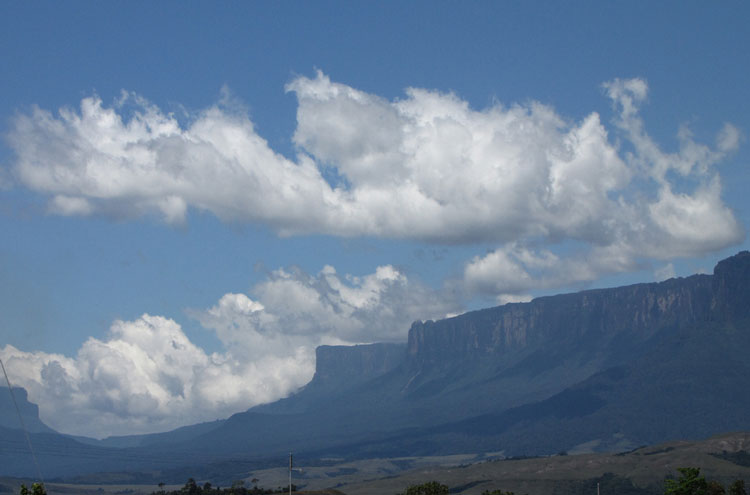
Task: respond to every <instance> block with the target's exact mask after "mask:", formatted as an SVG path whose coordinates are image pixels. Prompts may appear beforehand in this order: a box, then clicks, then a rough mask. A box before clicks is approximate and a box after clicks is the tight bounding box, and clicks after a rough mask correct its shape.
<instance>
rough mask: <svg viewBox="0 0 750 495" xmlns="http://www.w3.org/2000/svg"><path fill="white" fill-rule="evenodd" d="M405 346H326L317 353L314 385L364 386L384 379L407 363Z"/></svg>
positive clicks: (318, 349)
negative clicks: (371, 380) (373, 379)
mask: <svg viewBox="0 0 750 495" xmlns="http://www.w3.org/2000/svg"><path fill="white" fill-rule="evenodd" d="M405 348H406V347H405V345H404V344H368V345H355V346H330V345H323V346H320V347H318V348H317V349H315V376H314V377H313V382H320V383H333V382H335V383H339V382H346V383H351V382H357V383H358V382H361V381H366V380H369V379H371V378H375V377H378V376H380V375H383V374H385V373H387V372H389V371H391V370H392V369H394V368H395V367H396V366H398V365H399V364H401V363H402V362H403V360H404V352H405Z"/></svg>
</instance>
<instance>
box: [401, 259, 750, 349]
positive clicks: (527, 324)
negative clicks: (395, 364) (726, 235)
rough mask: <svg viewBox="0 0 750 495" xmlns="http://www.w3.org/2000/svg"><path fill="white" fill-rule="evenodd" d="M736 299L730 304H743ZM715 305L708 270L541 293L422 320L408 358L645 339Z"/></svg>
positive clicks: (730, 285)
mask: <svg viewBox="0 0 750 495" xmlns="http://www.w3.org/2000/svg"><path fill="white" fill-rule="evenodd" d="M728 271H731V270H728ZM722 280H725V282H724V283H723V285H721V288H722V290H724V291H725V292H732V293H735V292H736V289H734V286H735V285H738V284H741V283H742V280H741V279H740V280H735V279H734V278H732V277H729V276H728V277H724V278H723V279H722ZM744 280H747V276H745V278H744ZM724 287H726V288H724ZM735 299H736V298H735ZM735 299H731V298H730V302H729V303H727V304H729V305H730V306H731V307H732V308H739V307H741V304H739V301H736V300H735ZM720 300H721V301H725V300H727V299H726V298H723V299H720ZM714 304H715V305H717V304H719V303H714ZM711 306H712V277H711V276H709V275H694V276H692V277H688V278H684V279H682V278H680V279H671V280H667V281H665V282H661V283H651V284H637V285H631V286H627V287H618V288H615V289H599V290H590V291H585V292H580V293H576V294H563V295H558V296H550V297H542V298H538V299H535V300H533V301H531V302H529V303H520V304H507V305H505V306H500V307H496V308H490V309H485V310H480V311H474V312H471V313H466V314H464V315H461V316H457V317H455V318H450V319H446V320H441V321H437V322H433V321H427V322H416V323H414V324H413V325H412V327H411V329H410V331H409V341H408V358H409V360H410V361H411V362H412V363H426V362H439V361H446V360H448V361H452V360H456V359H465V358H467V357H481V356H498V355H503V354H505V353H508V352H511V351H515V350H522V349H528V348H533V347H537V346H546V347H549V346H555V345H585V342H587V341H600V340H601V339H612V338H618V337H619V338H622V339H625V340H631V341H633V342H639V341H645V340H647V339H648V338H650V337H652V336H653V335H654V334H655V333H656V332H657V331H658V330H659V329H662V328H665V327H674V326H677V325H685V324H690V323H693V322H696V321H699V320H705V319H708V318H709V315H710V308H711ZM736 310H737V311H740V310H739V309H736Z"/></svg>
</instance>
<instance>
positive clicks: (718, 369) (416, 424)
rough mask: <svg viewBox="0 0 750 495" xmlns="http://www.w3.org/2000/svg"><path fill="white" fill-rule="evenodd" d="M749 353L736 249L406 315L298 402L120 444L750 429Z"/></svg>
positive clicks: (348, 449) (435, 445)
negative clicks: (419, 316)
mask: <svg viewBox="0 0 750 495" xmlns="http://www.w3.org/2000/svg"><path fill="white" fill-rule="evenodd" d="M748 351H750V253H749V252H741V253H739V254H737V255H735V256H732V257H731V258H728V259H726V260H723V261H721V262H720V263H719V264H718V265H717V266H716V268H715V270H714V273H713V274H712V275H694V276H691V277H687V278H676V279H671V280H667V281H664V282H659V283H646V284H636V285H631V286H627V287H617V288H612V289H597V290H589V291H583V292H579V293H574V294H563V295H558V296H549V297H542V298H538V299H535V300H533V301H531V302H528V303H518V304H507V305H504V306H499V307H495V308H489V309H484V310H479V311H472V312H469V313H465V314H463V315H460V316H456V317H454V318H448V319H444V320H440V321H426V322H416V323H414V324H413V325H412V327H411V329H410V330H409V337H408V342H407V343H405V344H371V345H361V346H352V347H342V346H333V347H328V346H324V347H321V348H319V349H318V350H317V364H316V373H315V377H314V378H313V380H312V381H311V382H310V383H309V384H308V385H307V386H306V387H304V388H303V389H301V390H300V391H299V392H297V393H296V394H294V395H292V396H290V397H288V398H286V399H283V400H281V401H277V402H275V403H272V404H266V405H262V406H258V407H255V408H252V409H250V410H248V411H246V412H243V413H239V414H235V415H233V416H231V417H230V418H228V419H226V420H224V421H221V422H216V423H214V424H211V425H207V426H204V427H201V428H188V429H182V430H181V431H180V432H179V434H177V433H171V434H170V433H167V434H162V435H163V436H162V437H158V436H150V435H146V436H145V437H146V438H140V439H138V442H137V445H138V446H135V447H133V448H132V449H128V450H127V455H128V461H129V464H128V465H129V466H137V465H138V456H139V455H145V454H139V452H146V450H139V449H146V448H147V449H148V450H147V452H148V456H149V457H148V458H149V459H151V458H155V457H157V458H158V457H159V456H161V457H164V456H166V455H167V454H169V456H170V457H169V459H170V462H172V463H173V464H179V463H180V462H183V461H184V462H190V463H192V464H193V465H195V464H201V463H206V462H214V461H215V462H219V461H222V459H229V458H231V459H235V460H236V459H254V460H256V461H259V460H261V459H264V458H268V457H269V456H278V455H284V454H285V453H288V452H289V451H290V450H293V451H295V452H297V453H298V455H300V456H303V457H304V456H308V457H309V456H313V457H314V456H318V457H343V458H350V457H373V456H405V455H412V454H418V455H434V454H449V453H457V452H477V451H487V452H490V451H491V452H498V451H503V452H505V453H506V455H517V454H524V455H529V454H534V455H538V454H552V453H556V452H560V451H564V450H574V451H576V450H603V451H608V450H609V451H611V450H623V449H630V448H634V447H636V446H639V445H644V444H653V443H657V442H663V441H667V440H673V439H678V438H685V439H698V438H704V437H706V436H709V435H711V434H716V433H721V432H725V431H732V430H750V414H748V413H747V411H749V410H750V393H748V391H749V390H748V386H747V376H750V359H748V356H749V355H750V353H749V352H748ZM0 442H2V439H0ZM122 444H123V445H124V443H122ZM121 452H123V455H125V454H124V453H125V452H126V451H125V450H123V451H121ZM1 455H2V454H0V456H1ZM112 455H113V456H115V457H116V455H115V454H112ZM49 459H50V462H54V455H52V454H50V457H49ZM113 459H114V457H113ZM0 460H2V459H0ZM143 464H144V469H145V467H147V464H148V463H147V462H146V461H144V462H143ZM0 465H2V464H0ZM66 466H67V470H68V473H70V472H71V471H78V472H86V471H87V470H88V471H92V470H96V469H97V468H96V463H91V462H81V463H79V464H75V462H72V461H71V460H70V459H68V462H67V464H66ZM5 474H13V473H5Z"/></svg>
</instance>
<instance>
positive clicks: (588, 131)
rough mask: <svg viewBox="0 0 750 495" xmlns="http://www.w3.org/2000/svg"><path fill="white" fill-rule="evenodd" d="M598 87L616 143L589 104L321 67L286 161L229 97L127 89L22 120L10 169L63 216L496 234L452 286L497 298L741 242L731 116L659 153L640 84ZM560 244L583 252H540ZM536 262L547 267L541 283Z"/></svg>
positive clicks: (307, 91)
mask: <svg viewBox="0 0 750 495" xmlns="http://www.w3.org/2000/svg"><path fill="white" fill-rule="evenodd" d="M603 89H604V92H605V94H606V96H607V97H608V98H609V99H610V101H611V102H612V105H613V109H614V112H615V117H614V119H613V130H614V138H611V137H610V136H609V132H608V131H607V129H606V128H605V126H604V124H603V123H602V121H601V118H600V116H599V114H598V113H596V112H591V113H590V114H589V115H587V116H586V117H585V118H583V119H582V120H580V121H577V122H573V121H570V120H567V119H565V118H564V117H563V116H560V115H558V114H557V113H556V112H555V111H554V109H553V108H551V107H549V106H546V105H542V104H540V103H535V102H531V103H528V104H513V105H509V106H506V105H502V104H499V103H498V104H495V105H493V106H491V107H488V108H484V109H480V110H475V109H472V108H471V107H470V106H469V104H468V103H467V102H466V101H464V100H462V99H461V98H460V97H458V96H457V95H454V94H450V93H448V94H446V93H441V92H437V91H430V90H425V89H417V88H409V89H407V90H406V94H405V96H404V97H403V98H401V99H396V100H393V101H390V100H386V99H384V98H381V97H379V96H377V95H373V94H369V93H366V92H363V91H359V90H357V89H355V88H352V87H349V86H346V85H344V84H340V83H335V82H332V81H331V80H330V79H329V78H328V77H327V76H326V75H324V74H322V73H321V72H318V73H317V74H316V76H315V77H314V78H307V77H298V78H296V79H294V80H293V81H292V82H291V83H289V84H288V85H287V87H286V90H287V91H289V92H293V93H294V94H295V95H296V97H297V100H298V110H297V128H296V131H295V133H294V136H293V139H294V143H295V144H296V146H297V150H298V154H297V156H296V157H295V158H294V159H293V160H292V159H288V158H286V157H284V156H282V155H280V154H279V153H277V152H275V151H274V150H272V149H271V148H270V147H269V145H268V143H267V141H265V140H264V139H263V138H262V137H260V136H259V135H258V134H257V133H256V132H255V130H254V127H253V124H252V122H251V121H250V120H249V118H248V117H247V115H245V114H243V113H241V112H238V111H237V110H236V105H233V104H232V103H231V99H229V98H224V99H222V101H221V102H219V103H217V104H216V105H215V106H213V107H211V108H208V109H206V110H204V111H202V112H200V113H199V114H197V115H194V116H193V118H192V119H191V121H190V122H189V123H188V124H186V125H180V124H179V123H178V121H177V120H176V119H175V118H174V117H173V116H172V115H170V114H167V113H164V112H163V111H161V110H160V109H159V108H157V107H156V106H154V105H152V104H150V103H149V102H147V101H146V100H144V99H143V98H141V97H139V96H137V95H134V94H129V93H124V94H123V96H122V98H121V99H120V100H119V101H117V102H116V103H115V104H114V105H112V106H110V107H107V106H105V105H104V104H103V102H102V101H101V99H99V98H98V97H96V96H92V97H89V98H84V99H83V100H82V102H81V105H80V109H79V110H77V111H76V110H72V109H69V108H63V109H61V110H60V111H59V112H58V113H57V114H53V113H51V112H49V111H46V110H42V109H39V108H35V109H33V110H32V111H31V112H30V113H27V114H20V115H18V116H17V117H16V119H15V120H14V121H13V122H12V126H11V130H10V132H9V134H8V136H7V138H8V142H9V143H10V145H11V147H12V148H13V150H14V151H15V153H16V157H17V159H16V160H15V162H14V163H13V165H12V170H11V174H10V175H12V177H13V178H14V180H15V182H16V183H17V184H20V185H22V186H24V187H26V188H28V189H31V190H33V191H36V192H39V193H41V194H43V195H46V196H48V197H49V204H48V207H49V211H50V212H52V213H55V214H59V215H93V214H99V215H108V216H115V217H137V216H141V215H157V216H159V217H161V218H162V219H163V220H164V221H165V222H167V223H170V224H180V223H183V222H185V221H187V213H188V210H189V209H191V208H192V209H196V210H202V211H208V212H211V213H213V214H214V215H216V216H217V217H219V218H221V219H223V220H225V221H233V222H256V223H262V224H266V225H269V226H270V227H272V228H273V229H275V230H276V231H277V232H278V233H279V234H280V235H282V236H287V235H302V234H309V233H322V234H328V235H335V236H345V237H351V236H377V237H384V238H398V239H415V240H420V241H426V242H431V243H440V244H456V243H462V244H467V243H468V244H470V243H476V242H495V243H497V244H498V246H499V247H498V249H497V251H495V252H492V253H489V254H487V255H485V256H480V257H476V258H474V259H473V260H470V261H469V262H468V263H467V265H466V267H465V271H464V274H463V281H464V285H465V288H466V290H471V291H479V292H481V293H488V294H494V295H498V296H500V297H517V296H519V295H521V294H522V293H523V292H524V291H528V290H531V289H534V288H541V287H549V286H564V285H566V284H570V283H575V282H580V281H589V280H593V279H595V278H596V277H597V276H599V275H601V274H602V273H611V272H616V271H622V270H629V269H633V268H634V267H635V266H637V265H638V263H639V262H640V261H641V260H644V259H648V260H670V259H673V258H675V257H691V256H700V255H704V254H706V253H709V252H712V251H715V250H718V249H721V248H724V247H727V246H730V245H733V244H736V243H738V242H740V241H741V240H742V239H743V238H744V235H745V233H744V229H743V227H742V226H741V225H740V224H739V222H738V221H737V219H736V217H735V216H734V214H733V213H732V211H731V210H730V209H729V208H728V207H727V206H726V205H725V204H724V202H723V201H722V199H721V180H720V176H719V174H718V172H717V171H716V169H715V166H716V164H717V163H719V162H720V161H721V160H723V159H724V158H725V157H726V156H727V154H729V153H731V152H732V151H734V150H735V149H736V148H737V146H738V143H739V141H740V134H739V131H738V130H737V129H736V128H734V127H733V126H731V125H729V124H727V125H725V126H724V128H723V129H721V130H720V131H719V133H718V135H717V139H716V144H715V146H714V147H709V146H707V145H704V144H701V143H697V142H695V141H694V140H693V138H692V136H691V135H690V132H689V129H687V128H686V127H683V128H681V129H680V130H679V132H678V139H679V149H678V150H677V151H676V152H672V153H669V152H665V151H662V150H661V149H660V147H659V146H658V145H657V144H656V143H655V142H654V141H653V139H652V138H651V137H650V136H649V135H648V134H647V133H646V131H645V125H644V123H643V121H642V119H641V118H640V116H639V106H640V105H641V104H643V102H644V101H645V99H646V97H647V94H648V87H647V84H646V83H645V81H643V80H641V79H629V80H614V81H610V82H608V83H605V84H604V85H603ZM327 170H332V171H333V172H334V173H331V174H324V172H325V171H327ZM330 177H336V178H337V179H331V178H330ZM566 242H567V243H573V244H575V245H577V246H579V248H577V249H575V250H573V251H572V254H566V255H560V254H553V253H552V252H551V251H550V250H549V249H548V247H549V246H556V245H559V244H560V243H566ZM543 266H546V267H547V268H551V269H552V274H545V275H543V276H537V275H535V274H534V271H535V270H536V269H538V268H540V267H543Z"/></svg>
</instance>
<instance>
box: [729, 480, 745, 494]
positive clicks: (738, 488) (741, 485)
mask: <svg viewBox="0 0 750 495" xmlns="http://www.w3.org/2000/svg"><path fill="white" fill-rule="evenodd" d="M729 495H747V491H745V482H744V481H742V480H736V481H735V482H734V483H732V484H731V485H729Z"/></svg>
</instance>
